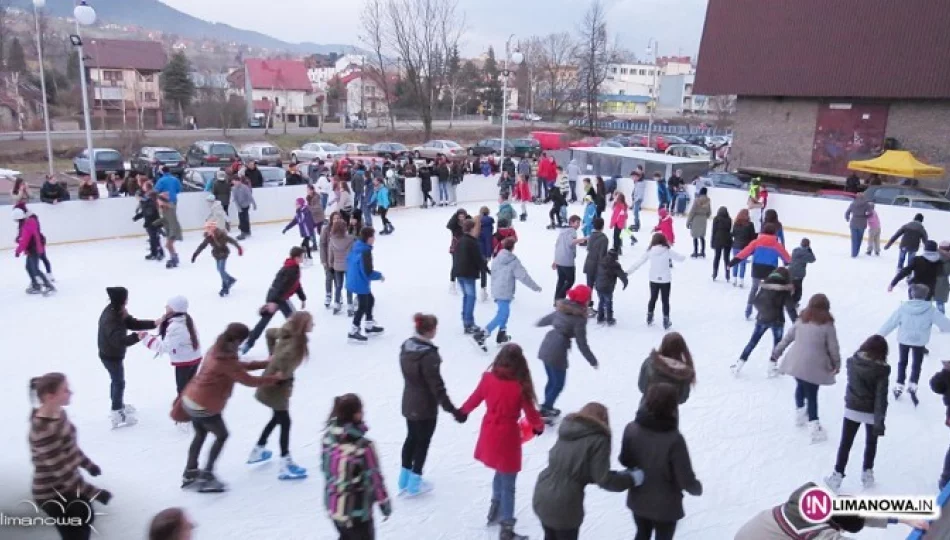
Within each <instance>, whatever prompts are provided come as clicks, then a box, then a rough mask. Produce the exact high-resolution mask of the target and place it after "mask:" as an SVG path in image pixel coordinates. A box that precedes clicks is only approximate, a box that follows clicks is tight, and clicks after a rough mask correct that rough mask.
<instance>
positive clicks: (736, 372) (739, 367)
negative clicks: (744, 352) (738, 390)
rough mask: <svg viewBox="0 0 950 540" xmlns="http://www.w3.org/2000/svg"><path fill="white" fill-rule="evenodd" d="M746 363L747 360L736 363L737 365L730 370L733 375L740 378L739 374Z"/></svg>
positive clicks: (733, 365)
mask: <svg viewBox="0 0 950 540" xmlns="http://www.w3.org/2000/svg"><path fill="white" fill-rule="evenodd" d="M745 362H746V361H745V360H742V359H741V358H740V359H739V360H737V361H736V363H735V364H732V365H731V366H730V367H729V369H731V370H732V374H733V375H735V376H736V377H738V376H739V372H740V371H742V367H743V366H745Z"/></svg>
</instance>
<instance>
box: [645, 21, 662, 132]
mask: <svg viewBox="0 0 950 540" xmlns="http://www.w3.org/2000/svg"><path fill="white" fill-rule="evenodd" d="M659 48H660V42H659V41H657V40H656V38H650V41H648V42H647V56H650V55H651V54H652V55H653V86H651V87H650V123H649V124H648V125H647V147H648V148H649V147H651V146H652V144H651V138H652V136H653V115H654V113H655V112H656V98H657V91H656V73H657V71H659V69H660V64H659V57H660V53H659V52H658V49H659Z"/></svg>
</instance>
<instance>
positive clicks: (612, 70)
mask: <svg viewBox="0 0 950 540" xmlns="http://www.w3.org/2000/svg"><path fill="white" fill-rule="evenodd" d="M660 74H661V69H660V68H659V67H658V66H656V65H653V64H610V65H609V66H607V78H606V79H604V83H603V85H602V88H603V92H604V93H605V94H608V95H610V94H614V95H620V96H650V95H653V87H654V86H655V85H657V84H658V82H659V81H658V79H659V76H660Z"/></svg>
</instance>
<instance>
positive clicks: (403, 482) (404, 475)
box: [399, 469, 412, 493]
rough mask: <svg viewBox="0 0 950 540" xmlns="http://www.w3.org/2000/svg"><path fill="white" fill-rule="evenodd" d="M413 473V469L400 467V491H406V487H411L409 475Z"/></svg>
mask: <svg viewBox="0 0 950 540" xmlns="http://www.w3.org/2000/svg"><path fill="white" fill-rule="evenodd" d="M411 475H412V471H410V470H409V469H400V470H399V492H400V493H402V492H403V491H406V488H407V487H409V477H410V476H411Z"/></svg>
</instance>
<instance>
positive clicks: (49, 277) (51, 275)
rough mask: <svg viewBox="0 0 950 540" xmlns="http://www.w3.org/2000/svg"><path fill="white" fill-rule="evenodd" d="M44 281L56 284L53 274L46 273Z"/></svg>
mask: <svg viewBox="0 0 950 540" xmlns="http://www.w3.org/2000/svg"><path fill="white" fill-rule="evenodd" d="M46 279H48V280H50V282H52V283H56V278H55V277H53V273H52V272H47V273H46Z"/></svg>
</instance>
